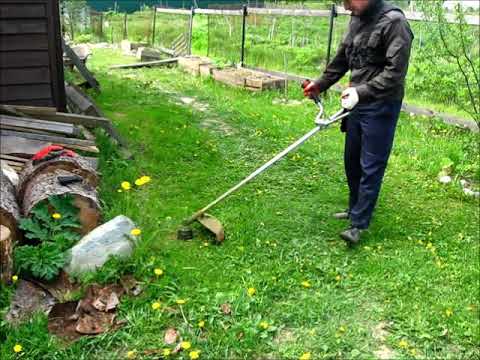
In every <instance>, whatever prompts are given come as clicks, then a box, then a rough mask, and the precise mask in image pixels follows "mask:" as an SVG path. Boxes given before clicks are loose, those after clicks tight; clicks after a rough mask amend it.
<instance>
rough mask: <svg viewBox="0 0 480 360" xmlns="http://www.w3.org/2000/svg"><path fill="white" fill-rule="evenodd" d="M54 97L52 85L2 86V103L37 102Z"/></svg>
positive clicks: (0, 88)
mask: <svg viewBox="0 0 480 360" xmlns="http://www.w3.org/2000/svg"><path fill="white" fill-rule="evenodd" d="M51 95H52V89H51V86H50V84H26V85H0V101H1V102H3V103H8V102H9V101H12V100H16V101H19V100H35V99H44V98H49V97H50V96H51Z"/></svg>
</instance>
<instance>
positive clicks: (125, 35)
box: [123, 13, 128, 40]
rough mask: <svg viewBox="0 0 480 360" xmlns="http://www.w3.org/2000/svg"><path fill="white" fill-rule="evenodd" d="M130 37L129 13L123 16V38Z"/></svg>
mask: <svg viewBox="0 0 480 360" xmlns="http://www.w3.org/2000/svg"><path fill="white" fill-rule="evenodd" d="M127 38H128V33H127V13H125V15H124V16H123V39H124V40H126V39H127Z"/></svg>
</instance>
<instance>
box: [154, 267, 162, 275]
mask: <svg viewBox="0 0 480 360" xmlns="http://www.w3.org/2000/svg"><path fill="white" fill-rule="evenodd" d="M153 273H154V274H155V275H157V276H162V275H163V270H162V269H159V268H157V269H155V270H153Z"/></svg>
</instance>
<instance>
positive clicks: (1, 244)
mask: <svg viewBox="0 0 480 360" xmlns="http://www.w3.org/2000/svg"><path fill="white" fill-rule="evenodd" d="M12 275H13V234H12V232H11V231H10V229H9V228H8V227H6V226H3V225H0V283H2V284H9V283H10V282H11V280H12Z"/></svg>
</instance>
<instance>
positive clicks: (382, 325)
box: [372, 321, 389, 342]
mask: <svg viewBox="0 0 480 360" xmlns="http://www.w3.org/2000/svg"><path fill="white" fill-rule="evenodd" d="M387 328H388V324H387V323H386V322H385V321H381V322H379V323H378V325H377V326H375V327H374V328H373V330H372V336H373V338H374V339H375V340H377V341H380V342H384V341H385V340H386V339H387V336H388V335H389V332H388V331H387Z"/></svg>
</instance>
